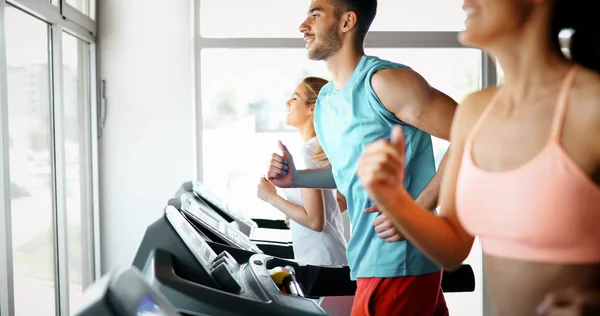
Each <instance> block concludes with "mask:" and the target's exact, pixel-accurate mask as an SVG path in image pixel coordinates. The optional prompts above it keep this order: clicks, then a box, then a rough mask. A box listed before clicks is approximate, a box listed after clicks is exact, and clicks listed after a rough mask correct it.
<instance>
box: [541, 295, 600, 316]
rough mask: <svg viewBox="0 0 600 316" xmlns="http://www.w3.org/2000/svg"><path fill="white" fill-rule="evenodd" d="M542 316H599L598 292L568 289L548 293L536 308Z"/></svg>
mask: <svg viewBox="0 0 600 316" xmlns="http://www.w3.org/2000/svg"><path fill="white" fill-rule="evenodd" d="M538 315H542V316H591V315H600V291H585V290H580V289H574V288H569V289H565V290H560V291H554V292H550V293H548V295H546V298H545V299H544V301H542V303H541V304H540V305H539V306H538Z"/></svg>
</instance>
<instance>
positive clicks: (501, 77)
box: [496, 61, 504, 85]
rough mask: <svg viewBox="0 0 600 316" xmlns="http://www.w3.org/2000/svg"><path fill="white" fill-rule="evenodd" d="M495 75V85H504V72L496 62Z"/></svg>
mask: <svg viewBox="0 0 600 316" xmlns="http://www.w3.org/2000/svg"><path fill="white" fill-rule="evenodd" d="M496 74H497V76H498V77H497V80H498V82H497V84H498V85H501V84H503V83H504V71H503V70H502V67H501V66H500V63H499V62H498V61H496Z"/></svg>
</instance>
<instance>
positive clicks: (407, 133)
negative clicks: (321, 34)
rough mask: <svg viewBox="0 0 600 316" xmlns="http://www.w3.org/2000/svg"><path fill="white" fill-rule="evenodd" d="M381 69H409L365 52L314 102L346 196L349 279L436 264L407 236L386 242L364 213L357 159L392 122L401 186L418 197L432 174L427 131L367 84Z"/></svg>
mask: <svg viewBox="0 0 600 316" xmlns="http://www.w3.org/2000/svg"><path fill="white" fill-rule="evenodd" d="M385 68H408V67H407V66H405V65H402V64H396V63H393V62H390V61H386V60H382V59H379V58H377V57H373V56H366V55H365V56H363V57H362V58H361V60H360V62H359V64H358V66H357V67H356V69H355V70H354V72H353V73H352V76H351V77H350V80H349V81H348V82H347V83H346V85H345V86H344V87H343V88H341V89H340V90H336V89H335V87H334V85H333V82H331V81H330V82H329V83H327V84H326V85H325V86H324V87H323V88H322V89H321V92H320V93H319V97H318V98H317V104H316V107H315V119H314V124H315V130H316V133H317V137H318V139H319V141H320V143H321V146H322V147H323V150H324V152H325V154H326V155H327V157H328V158H329V161H330V162H331V166H332V172H333V177H334V179H335V182H336V185H337V187H338V190H339V191H340V193H342V194H343V195H344V196H345V197H346V200H347V204H348V213H349V214H348V215H349V217H350V221H351V223H352V235H351V237H350V241H349V243H348V248H347V257H348V264H349V266H350V270H351V275H350V276H351V278H352V279H353V280H355V279H356V278H369V277H382V278H387V277H399V276H414V275H424V274H429V273H433V272H436V271H439V270H440V267H439V266H438V265H437V264H435V263H434V262H432V261H431V260H429V259H428V258H427V257H426V256H425V255H424V254H423V253H421V252H420V251H419V250H418V249H417V248H416V247H415V246H413V245H412V244H411V243H410V242H408V241H399V242H392V243H388V242H386V241H385V240H383V239H380V238H379V237H378V236H377V233H376V232H375V229H374V227H373V220H375V218H376V217H377V215H378V213H368V214H367V213H365V212H364V211H363V210H364V209H366V208H368V207H370V206H373V205H374V202H373V201H371V200H370V199H369V196H368V194H367V192H366V191H365V190H364V189H363V188H362V186H361V184H360V182H359V179H358V176H357V174H356V171H357V166H358V159H359V157H360V156H361V155H362V153H363V150H364V148H365V146H366V145H368V144H370V143H372V142H373V141H376V140H378V139H381V138H386V139H389V138H390V133H391V130H392V127H393V126H394V125H396V124H400V125H401V126H402V130H403V133H404V137H405V151H406V158H405V164H406V176H405V183H404V185H405V187H406V189H407V191H408V192H409V193H410V194H411V196H412V197H413V198H416V197H417V196H418V195H419V194H420V193H421V191H422V190H423V189H424V188H425V187H426V186H427V184H428V183H429V181H430V180H431V178H432V177H433V176H434V175H435V162H434V156H433V148H432V143H431V136H430V135H429V134H427V133H425V132H423V131H421V130H419V129H417V128H415V127H413V126H410V125H407V124H405V123H403V122H402V121H400V120H398V118H396V116H395V115H394V114H393V113H391V112H390V111H388V110H387V109H386V108H385V107H384V105H383V104H382V103H381V101H380V100H379V98H378V97H377V95H376V94H375V92H374V91H373V88H372V86H371V77H372V76H373V74H374V73H375V72H377V71H378V70H380V69H385Z"/></svg>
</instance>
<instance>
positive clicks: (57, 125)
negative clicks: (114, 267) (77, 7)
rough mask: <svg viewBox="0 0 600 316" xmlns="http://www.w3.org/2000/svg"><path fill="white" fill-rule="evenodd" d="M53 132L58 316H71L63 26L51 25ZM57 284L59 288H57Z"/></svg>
mask: <svg viewBox="0 0 600 316" xmlns="http://www.w3.org/2000/svg"><path fill="white" fill-rule="evenodd" d="M50 34H51V42H50V45H51V60H52V63H51V65H52V67H51V69H52V75H51V82H52V96H53V97H52V124H51V125H52V130H53V133H52V135H53V137H52V140H53V142H52V143H53V146H52V149H53V155H52V157H53V168H52V175H53V180H54V181H53V183H54V186H53V187H54V223H53V224H54V245H55V260H54V262H55V282H56V283H55V289H57V290H58V291H57V292H56V312H57V313H56V315H69V244H68V238H67V235H68V231H67V229H68V228H67V227H68V225H67V181H66V180H67V179H66V162H65V133H64V122H65V116H64V93H63V88H64V78H63V60H62V26H60V25H57V24H55V25H51V26H50ZM56 285H57V286H56Z"/></svg>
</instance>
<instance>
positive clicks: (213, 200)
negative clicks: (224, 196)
mask: <svg viewBox="0 0 600 316" xmlns="http://www.w3.org/2000/svg"><path fill="white" fill-rule="evenodd" d="M193 191H194V194H195V195H196V196H197V197H198V198H200V199H203V200H206V201H207V202H209V203H210V204H213V205H214V206H215V207H218V208H219V209H221V210H222V211H223V212H224V213H225V214H227V215H228V216H230V217H231V218H233V219H234V220H235V221H239V222H242V223H244V224H246V225H248V226H249V227H251V230H254V229H256V228H257V227H258V225H256V223H255V222H254V221H253V220H252V219H251V218H249V217H247V216H245V215H243V214H242V213H240V212H238V211H236V210H234V209H232V208H230V207H229V205H228V204H227V203H225V202H224V201H223V200H221V199H220V198H218V197H217V196H216V195H214V194H212V192H210V191H209V190H208V189H206V187H205V186H204V185H203V184H202V183H201V182H198V181H195V182H194V183H193Z"/></svg>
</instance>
